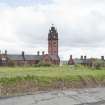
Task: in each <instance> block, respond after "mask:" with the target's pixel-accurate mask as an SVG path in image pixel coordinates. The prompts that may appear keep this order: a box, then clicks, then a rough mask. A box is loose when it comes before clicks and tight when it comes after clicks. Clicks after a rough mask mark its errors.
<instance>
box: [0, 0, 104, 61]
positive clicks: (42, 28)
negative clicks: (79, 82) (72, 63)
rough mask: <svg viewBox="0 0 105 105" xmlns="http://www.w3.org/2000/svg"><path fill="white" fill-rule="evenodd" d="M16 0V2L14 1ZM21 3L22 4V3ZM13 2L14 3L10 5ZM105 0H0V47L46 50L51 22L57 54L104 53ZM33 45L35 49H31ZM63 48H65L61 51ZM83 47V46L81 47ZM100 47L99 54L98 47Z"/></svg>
mask: <svg viewBox="0 0 105 105" xmlns="http://www.w3.org/2000/svg"><path fill="white" fill-rule="evenodd" d="M16 4H18V5H16ZM23 4H25V5H23ZM13 5H15V7H14V6H13ZM104 11H105V0H100V1H99V0H52V1H51V2H49V1H48V2H45V1H44V2H41V1H38V2H34V3H33V1H32V2H30V5H28V1H27V5H26V3H24V2H22V3H21V2H19V1H18V2H14V1H11V2H7V1H6V2H3V1H2V2H1V1H0V44H1V45H2V47H1V49H9V51H10V52H12V53H13V52H15V53H16V52H17V51H19V50H22V49H25V50H26V51H28V52H29V49H30V53H31V52H34V51H37V50H41V51H42V50H45V51H46V52H47V37H48V31H49V28H50V26H51V24H52V23H53V24H55V26H56V27H57V30H58V32H59V41H60V43H59V44H60V55H61V56H63V58H66V59H67V56H66V57H65V55H68V56H69V54H70V52H71V53H73V54H74V55H75V56H76V55H78V56H79V55H80V54H89V55H90V56H91V55H97V56H99V55H101V54H104V53H105V50H104V45H105V37H104V35H105V13H104ZM13 49H15V51H14V50H13ZM34 49H35V50H34ZM65 49H67V52H65ZM82 49H84V50H82ZM99 49H101V50H102V49H103V52H102V53H101V54H98V52H97V51H98V50H99Z"/></svg>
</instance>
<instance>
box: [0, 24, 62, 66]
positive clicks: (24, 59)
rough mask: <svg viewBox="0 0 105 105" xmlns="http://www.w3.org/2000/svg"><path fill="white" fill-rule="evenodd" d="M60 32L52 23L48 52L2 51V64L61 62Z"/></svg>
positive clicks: (0, 55) (0, 60)
mask: <svg viewBox="0 0 105 105" xmlns="http://www.w3.org/2000/svg"><path fill="white" fill-rule="evenodd" d="M58 48H59V47H58V32H57V30H56V29H55V27H54V26H53V25H52V26H51V28H50V30H49V33H48V54H45V53H44V51H43V52H42V54H40V52H39V51H37V54H36V55H26V54H25V52H24V51H22V52H21V54H8V52H7V50H5V52H4V53H1V52H0V66H6V65H8V64H9V63H10V62H14V63H15V65H34V64H38V63H40V62H41V63H44V64H56V65H58V64H60V58H59V55H58Z"/></svg>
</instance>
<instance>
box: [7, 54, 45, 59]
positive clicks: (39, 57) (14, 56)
mask: <svg viewBox="0 0 105 105" xmlns="http://www.w3.org/2000/svg"><path fill="white" fill-rule="evenodd" d="M7 57H8V58H9V59H11V60H24V59H25V60H41V59H42V58H43V56H42V55H24V58H23V56H22V55H16V54H11V55H10V54H9V55H7Z"/></svg>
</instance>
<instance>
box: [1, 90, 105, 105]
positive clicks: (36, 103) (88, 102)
mask: <svg viewBox="0 0 105 105" xmlns="http://www.w3.org/2000/svg"><path fill="white" fill-rule="evenodd" d="M0 105H105V88H89V89H77V90H56V91H51V92H38V93H37V94H35V95H26V96H17V97H1V98H0Z"/></svg>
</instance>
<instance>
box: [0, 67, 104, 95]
mask: <svg viewBox="0 0 105 105" xmlns="http://www.w3.org/2000/svg"><path fill="white" fill-rule="evenodd" d="M104 81H105V68H103V69H101V70H95V69H90V68H87V67H81V66H75V67H71V66H61V67H60V66H56V67H55V66H52V67H13V68H11V67H1V68H0V96H2V95H3V96H5V95H13V94H21V93H27V92H32V93H33V92H35V91H39V90H49V89H62V88H63V87H66V88H84V87H94V86H100V85H102V86H105V82H104Z"/></svg>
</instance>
